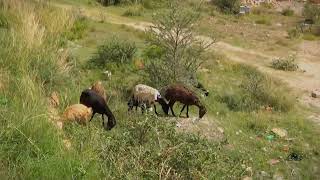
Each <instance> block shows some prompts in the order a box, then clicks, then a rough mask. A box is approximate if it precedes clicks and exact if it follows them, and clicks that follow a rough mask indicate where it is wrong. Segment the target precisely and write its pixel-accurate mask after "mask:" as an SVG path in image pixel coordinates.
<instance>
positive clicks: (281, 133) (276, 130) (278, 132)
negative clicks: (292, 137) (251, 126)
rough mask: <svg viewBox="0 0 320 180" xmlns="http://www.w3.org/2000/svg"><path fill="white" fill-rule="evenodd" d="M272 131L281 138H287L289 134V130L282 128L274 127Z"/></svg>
mask: <svg viewBox="0 0 320 180" xmlns="http://www.w3.org/2000/svg"><path fill="white" fill-rule="evenodd" d="M271 131H272V132H273V133H275V134H276V135H277V136H279V137H281V138H285V137H287V135H288V132H287V131H286V130H285V129H281V128H273V129H272V130H271Z"/></svg>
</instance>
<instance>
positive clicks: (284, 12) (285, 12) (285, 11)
mask: <svg viewBox="0 0 320 180" xmlns="http://www.w3.org/2000/svg"><path fill="white" fill-rule="evenodd" d="M281 14H282V15H284V16H293V15H294V11H293V10H292V9H290V8H287V9H283V10H282V12H281Z"/></svg>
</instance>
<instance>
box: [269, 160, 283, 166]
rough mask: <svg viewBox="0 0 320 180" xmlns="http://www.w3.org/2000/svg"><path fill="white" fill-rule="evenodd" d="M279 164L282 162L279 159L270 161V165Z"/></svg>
mask: <svg viewBox="0 0 320 180" xmlns="http://www.w3.org/2000/svg"><path fill="white" fill-rule="evenodd" d="M279 162H280V160H279V159H270V160H269V164H270V165H276V164H278V163H279Z"/></svg>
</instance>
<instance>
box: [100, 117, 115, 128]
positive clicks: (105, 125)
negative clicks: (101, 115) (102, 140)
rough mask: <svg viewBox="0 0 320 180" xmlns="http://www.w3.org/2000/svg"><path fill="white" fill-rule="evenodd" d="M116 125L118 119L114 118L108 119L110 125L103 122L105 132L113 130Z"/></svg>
mask: <svg viewBox="0 0 320 180" xmlns="http://www.w3.org/2000/svg"><path fill="white" fill-rule="evenodd" d="M115 125H116V119H115V118H114V117H113V116H112V117H108V123H107V124H106V123H105V122H103V127H104V129H105V130H108V131H109V130H111V129H112V128H113V127H114V126H115Z"/></svg>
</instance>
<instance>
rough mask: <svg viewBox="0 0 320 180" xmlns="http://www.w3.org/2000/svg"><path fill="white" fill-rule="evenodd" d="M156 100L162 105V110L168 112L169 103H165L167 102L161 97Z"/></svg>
mask: <svg viewBox="0 0 320 180" xmlns="http://www.w3.org/2000/svg"><path fill="white" fill-rule="evenodd" d="M157 102H159V104H160V105H161V107H162V110H163V112H164V113H165V114H168V113H169V105H168V104H167V102H166V101H165V100H164V99H163V98H158V99H157Z"/></svg>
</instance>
